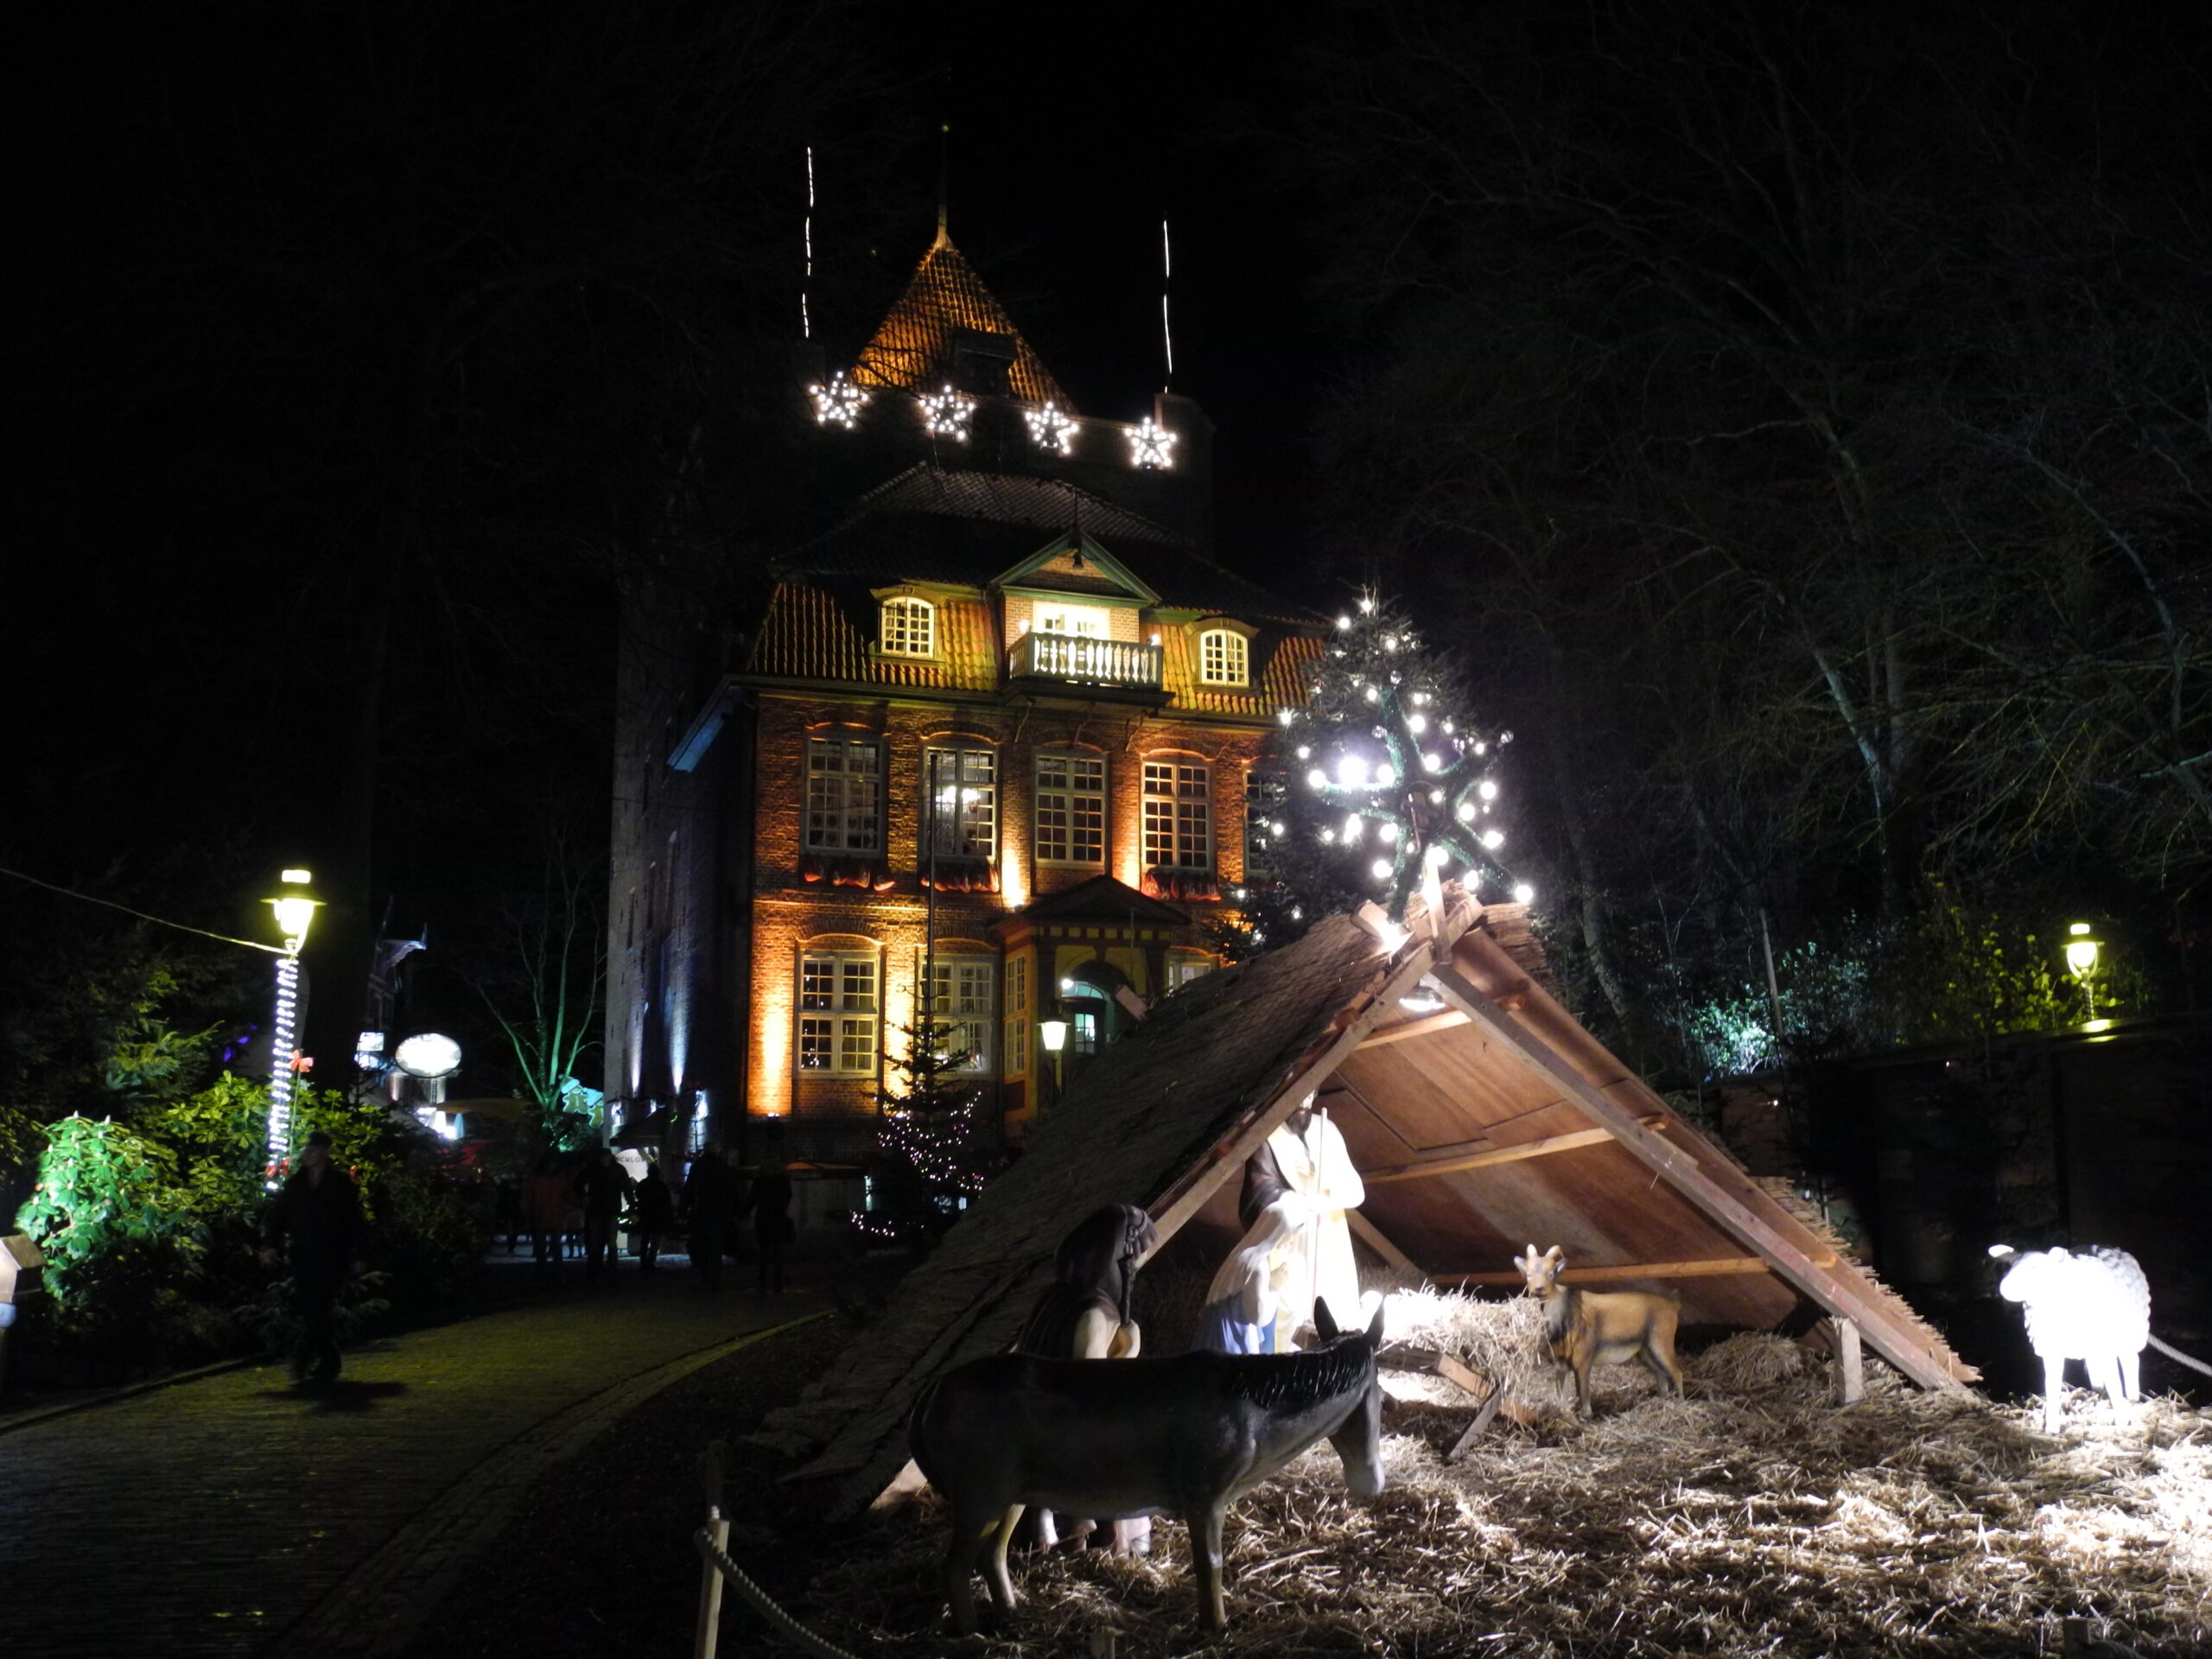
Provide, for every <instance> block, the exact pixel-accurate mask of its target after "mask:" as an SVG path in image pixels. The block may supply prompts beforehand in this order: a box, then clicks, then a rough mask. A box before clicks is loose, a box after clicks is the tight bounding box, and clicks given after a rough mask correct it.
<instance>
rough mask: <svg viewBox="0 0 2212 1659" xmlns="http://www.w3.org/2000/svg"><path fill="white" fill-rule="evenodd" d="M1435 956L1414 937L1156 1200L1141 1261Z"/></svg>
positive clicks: (1316, 1087) (1199, 1206) (1311, 1090)
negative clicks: (1310, 1054) (1330, 1037)
mask: <svg viewBox="0 0 2212 1659" xmlns="http://www.w3.org/2000/svg"><path fill="white" fill-rule="evenodd" d="M1433 960H1434V955H1433V952H1432V951H1431V950H1429V948H1428V946H1427V944H1423V943H1421V942H1420V941H1415V942H1414V944H1411V945H1410V946H1408V947H1407V948H1406V950H1405V954H1404V955H1403V956H1402V957H1400V959H1399V962H1398V965H1397V966H1396V967H1395V968H1394V969H1387V970H1386V971H1385V972H1384V974H1383V983H1382V985H1381V986H1380V987H1379V988H1377V989H1376V992H1375V994H1374V995H1373V996H1372V997H1371V998H1370V1000H1369V1001H1368V1004H1367V1006H1366V1007H1364V1008H1363V1009H1361V1010H1360V1012H1359V1014H1358V1015H1357V1017H1356V1018H1355V1019H1354V1020H1352V1021H1351V1024H1350V1025H1348V1026H1346V1027H1344V1030H1342V1031H1341V1032H1339V1033H1338V1034H1337V1038H1336V1040H1335V1041H1334V1042H1332V1043H1331V1044H1330V1045H1329V1046H1328V1047H1326V1048H1325V1049H1324V1050H1323V1051H1322V1052H1321V1053H1320V1054H1319V1056H1318V1057H1317V1058H1314V1059H1313V1061H1312V1062H1311V1063H1309V1064H1308V1065H1306V1067H1305V1068H1304V1069H1302V1070H1301V1071H1297V1072H1294V1074H1292V1075H1291V1076H1290V1077H1287V1078H1286V1079H1285V1080H1284V1081H1283V1082H1282V1083H1281V1084H1279V1085H1278V1086H1277V1087H1276V1089H1275V1090H1274V1093H1273V1094H1271V1095H1269V1096H1266V1097H1265V1098H1264V1099H1263V1100H1262V1102H1261V1103H1260V1105H1259V1106H1258V1107H1256V1108H1255V1109H1254V1110H1253V1111H1252V1112H1251V1113H1250V1114H1249V1115H1248V1116H1246V1117H1245V1118H1244V1120H1243V1124H1242V1126H1241V1127H1239V1128H1236V1129H1234V1130H1232V1131H1231V1132H1230V1135H1228V1136H1227V1137H1226V1138H1224V1139H1223V1140H1221V1141H1217V1142H1215V1144H1214V1146H1213V1147H1212V1149H1211V1151H1210V1152H1209V1153H1207V1154H1206V1155H1205V1157H1203V1158H1201V1159H1200V1160H1199V1161H1198V1165H1197V1166H1196V1167H1195V1168H1192V1169H1188V1170H1185V1172H1184V1173H1183V1174H1182V1176H1181V1177H1180V1178H1179V1179H1178V1180H1177V1181H1176V1182H1175V1183H1174V1184H1173V1185H1171V1186H1170V1187H1169V1188H1168V1189H1167V1191H1166V1192H1163V1193H1161V1194H1160V1197H1159V1198H1157V1199H1155V1200H1154V1205H1153V1210H1152V1222H1153V1226H1154V1230H1156V1232H1157V1234H1158V1236H1157V1238H1156V1239H1155V1240H1154V1243H1153V1247H1152V1248H1151V1249H1149V1250H1147V1251H1146V1252H1145V1253H1144V1255H1143V1256H1142V1257H1141V1259H1140V1260H1139V1262H1138V1263H1137V1265H1138V1266H1139V1267H1142V1266H1143V1265H1144V1263H1145V1262H1149V1261H1150V1260H1151V1259H1152V1258H1153V1257H1154V1256H1155V1255H1159V1254H1160V1251H1161V1250H1162V1249H1166V1245H1167V1241H1168V1240H1169V1239H1171V1238H1173V1237H1174V1236H1175V1235H1176V1234H1177V1233H1178V1232H1179V1231H1181V1230H1182V1228H1183V1224H1185V1222H1187V1221H1189V1220H1190V1218H1191V1217H1192V1216H1195V1215H1197V1214H1198V1211H1201V1210H1203V1209H1205V1204H1206V1200H1207V1199H1208V1198H1211V1197H1213V1195H1214V1193H1215V1192H1217V1190H1219V1188H1220V1186H1221V1185H1222V1183H1223V1182H1224V1181H1226V1180H1228V1179H1230V1177H1231V1176H1232V1175H1241V1174H1243V1173H1244V1160H1246V1159H1248V1158H1249V1157H1250V1156H1251V1155H1252V1154H1254V1153H1255V1152H1257V1151H1258V1150H1259V1149H1260V1147H1261V1146H1262V1144H1263V1143H1264V1142H1265V1141H1266V1140H1267V1138H1268V1136H1269V1135H1273V1134H1274V1131H1275V1126H1276V1125H1277V1124H1279V1123H1281V1122H1282V1121H1283V1119H1285V1118H1287V1117H1288V1116H1290V1115H1291V1113H1292V1112H1293V1111H1294V1110H1295V1109H1297V1106H1298V1103H1299V1102H1300V1101H1301V1100H1303V1099H1305V1098H1306V1096H1308V1095H1311V1094H1318V1093H1319V1091H1320V1088H1321V1085H1322V1084H1325V1083H1326V1082H1327V1081H1328V1080H1329V1078H1330V1077H1331V1075H1332V1074H1333V1073H1334V1072H1335V1071H1336V1069H1337V1068H1338V1066H1340V1065H1343V1064H1344V1062H1345V1061H1346V1060H1348V1059H1350V1058H1351V1057H1352V1055H1353V1054H1354V1053H1355V1052H1357V1050H1358V1048H1359V1045H1360V1042H1361V1040H1362V1039H1363V1038H1365V1037H1366V1035H1367V1034H1368V1033H1370V1032H1371V1031H1373V1030H1374V1029H1375V1027H1376V1022H1377V1021H1378V1020H1381V1019H1382V1018H1383V1014H1385V1013H1386V1012H1387V1011H1388V1010H1389V1009H1390V1008H1392V1007H1395V1006H1396V1004H1397V1001H1398V999H1399V998H1400V997H1402V996H1403V995H1406V994H1407V993H1408V991H1410V990H1411V989H1412V988H1414V986H1416V985H1418V984H1420V983H1421V976H1422V975H1423V974H1426V973H1427V972H1428V970H1429V969H1430V967H1431V966H1432V965H1433Z"/></svg>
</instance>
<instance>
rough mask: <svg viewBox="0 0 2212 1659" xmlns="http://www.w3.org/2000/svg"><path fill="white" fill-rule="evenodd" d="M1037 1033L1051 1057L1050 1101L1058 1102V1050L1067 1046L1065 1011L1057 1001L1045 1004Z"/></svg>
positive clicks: (1059, 1086)
mask: <svg viewBox="0 0 2212 1659" xmlns="http://www.w3.org/2000/svg"><path fill="white" fill-rule="evenodd" d="M1037 1034H1038V1035H1039V1037H1041V1038H1043V1039H1045V1052H1046V1053H1047V1054H1049V1055H1051V1056H1052V1103H1053V1104H1054V1105H1055V1106H1057V1105H1058V1104H1059V1103H1060V1090H1061V1087H1062V1084H1061V1082H1060V1051H1061V1050H1062V1049H1064V1048H1065V1047H1066V1046H1068V1021H1067V1014H1066V1012H1065V1010H1064V1009H1063V1008H1062V1007H1060V1005H1059V1004H1058V1003H1057V1002H1053V1003H1050V1004H1048V1005H1047V1012H1046V1014H1045V1017H1044V1018H1043V1019H1041V1020H1039V1021H1038V1022H1037Z"/></svg>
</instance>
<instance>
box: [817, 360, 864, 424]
mask: <svg viewBox="0 0 2212 1659" xmlns="http://www.w3.org/2000/svg"><path fill="white" fill-rule="evenodd" d="M806 390H807V395H808V396H809V397H812V398H813V399H814V419H815V423H816V424H817V425H818V426H842V427H843V428H844V429H846V430H847V431H848V432H849V431H851V430H852V429H853V427H854V424H855V423H856V422H858V421H859V419H860V417H861V410H864V409H866V408H867V407H868V393H867V392H865V391H861V388H860V387H858V386H856V385H854V384H853V383H852V382H851V381H850V380H849V379H848V378H846V377H845V372H844V371H843V370H842V369H840V370H838V371H837V372H836V373H835V374H833V375H831V376H830V377H829V384H828V385H811V386H809V387H808V388H807V389H806Z"/></svg>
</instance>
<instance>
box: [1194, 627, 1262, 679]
mask: <svg viewBox="0 0 2212 1659" xmlns="http://www.w3.org/2000/svg"><path fill="white" fill-rule="evenodd" d="M1251 661H1252V656H1251V646H1250V645H1249V644H1248V643H1247V642H1246V640H1245V638H1244V636H1243V634H1241V633H1238V632H1235V631H1234V630H1233V629H1230V628H1208V629H1207V630H1206V631H1205V632H1204V633H1201V634H1200V635H1199V636H1198V681H1199V683H1201V684H1203V685H1243V684H1246V683H1249V681H1250V679H1251Z"/></svg>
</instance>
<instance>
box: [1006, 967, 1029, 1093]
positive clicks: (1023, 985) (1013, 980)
mask: <svg viewBox="0 0 2212 1659" xmlns="http://www.w3.org/2000/svg"><path fill="white" fill-rule="evenodd" d="M999 1052H1000V1053H1001V1054H1002V1055H1004V1056H1005V1057H1006V1065H1005V1071H1006V1075H1007V1077H1021V1076H1023V1075H1025V1074H1026V1073H1027V1071H1028V1070H1029V958H1028V957H1011V958H1009V959H1008V960H1007V964H1006V1041H1005V1044H1004V1046H1001V1048H1000V1050H999Z"/></svg>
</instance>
